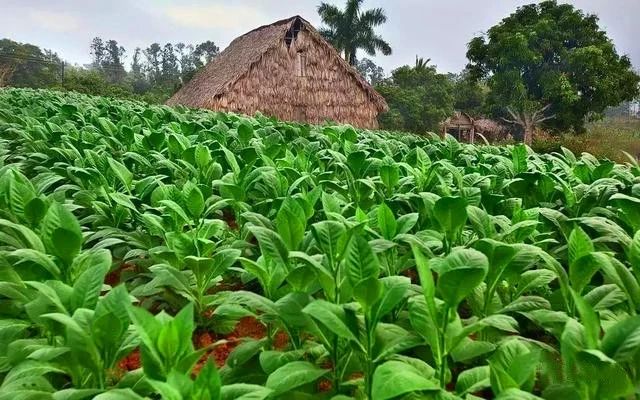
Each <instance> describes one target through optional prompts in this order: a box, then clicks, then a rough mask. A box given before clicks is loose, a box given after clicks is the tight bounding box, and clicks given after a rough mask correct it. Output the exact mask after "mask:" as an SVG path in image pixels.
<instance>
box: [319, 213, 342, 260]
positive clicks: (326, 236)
mask: <svg viewBox="0 0 640 400" xmlns="http://www.w3.org/2000/svg"><path fill="white" fill-rule="evenodd" d="M346 231H347V229H346V228H345V226H344V224H343V223H341V222H337V221H322V222H318V223H315V224H313V225H311V233H312V234H313V238H314V239H315V241H316V244H317V245H318V247H319V248H320V250H322V252H323V253H325V254H326V255H327V256H328V257H329V258H331V259H332V260H335V259H336V258H337V255H338V252H339V243H340V240H341V239H342V238H343V237H344V235H345V233H346Z"/></svg>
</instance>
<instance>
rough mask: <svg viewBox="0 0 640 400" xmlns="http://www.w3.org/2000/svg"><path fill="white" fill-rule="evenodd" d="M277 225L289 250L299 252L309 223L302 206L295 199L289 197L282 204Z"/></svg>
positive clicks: (277, 217)
mask: <svg viewBox="0 0 640 400" xmlns="http://www.w3.org/2000/svg"><path fill="white" fill-rule="evenodd" d="M275 223H276V229H277V230H278V233H279V234H280V237H281V238H282V240H283V241H284V243H285V244H286V245H287V248H288V249H289V250H291V251H294V250H298V247H300V243H302V239H303V238H304V231H305V228H306V223H307V217H306V214H305V212H304V209H303V208H302V207H301V206H300V204H299V203H298V202H297V201H296V200H295V199H293V198H291V197H287V198H286V199H285V200H284V201H283V202H282V206H281V207H280V210H279V211H278V214H277V216H276V221H275Z"/></svg>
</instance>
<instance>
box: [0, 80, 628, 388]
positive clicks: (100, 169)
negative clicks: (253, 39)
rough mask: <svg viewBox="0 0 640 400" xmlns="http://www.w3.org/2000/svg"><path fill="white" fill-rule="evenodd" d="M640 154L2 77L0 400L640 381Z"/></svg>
mask: <svg viewBox="0 0 640 400" xmlns="http://www.w3.org/2000/svg"><path fill="white" fill-rule="evenodd" d="M639 177H640V167H639V166H638V165H637V164H636V163H635V161H633V160H631V159H630V161H629V163H627V164H625V165H622V164H616V163H613V162H610V161H606V160H597V159H595V158H594V157H592V156H590V155H588V154H582V155H579V156H576V155H574V154H572V153H571V152H570V151H568V150H563V152H562V154H545V155H541V154H535V153H533V152H532V151H531V150H530V149H529V148H527V147H525V146H523V145H518V146H506V147H496V146H489V145H479V146H473V145H465V144H461V143H458V142H457V141H455V140H454V139H453V138H452V137H447V138H445V139H442V140H441V139H440V138H438V137H435V136H433V137H431V136H428V137H419V136H414V135H407V134H402V133H392V132H380V131H360V130H356V129H353V128H352V127H349V126H333V125H325V126H308V125H300V124H294V123H285V122H280V121H276V120H273V119H270V118H267V117H265V116H261V115H256V116H255V117H246V116H239V115H234V114H224V113H213V112H207V111H195V110H187V109H182V108H169V107H163V106H148V105H144V104H142V103H135V102H123V101H115V100H110V99H106V98H97V97H87V96H82V95H78V94H71V93H66V94H62V93H57V92H52V91H34V90H28V89H5V90H2V91H0V399H1V400H4V399H12V400H13V399H15V398H19V399H56V400H60V399H85V398H87V399H88V398H96V399H99V400H105V399H107V400H109V399H111V400H117V399H141V398H163V399H267V398H268V399H277V398H280V399H310V398H314V399H322V398H326V399H335V400H345V399H350V398H355V399H364V398H369V399H374V400H385V399H396V398H406V399H442V400H448V399H481V398H499V399H503V400H504V399H539V398H544V399H548V400H552V399H593V400H595V399H618V398H636V397H634V396H639V395H640V386H639V385H638V382H639V381H640V317H639V316H638V315H637V312H638V311H640V234H636V233H637V232H638V231H639V230H640V178H639Z"/></svg>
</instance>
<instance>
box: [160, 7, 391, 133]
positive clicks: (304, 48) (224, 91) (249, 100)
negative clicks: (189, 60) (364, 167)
mask: <svg viewBox="0 0 640 400" xmlns="http://www.w3.org/2000/svg"><path fill="white" fill-rule="evenodd" d="M167 104H168V105H175V104H182V105H185V106H188V107H194V108H208V109H211V110H225V111H234V112H239V113H243V114H254V113H255V112H256V111H260V112H262V113H263V114H266V115H270V116H275V117H277V118H279V119H282V120H288V121H302V122H309V123H322V122H324V121H326V120H332V121H335V122H340V123H349V124H352V125H355V126H358V127H362V128H376V127H377V126H378V123H377V117H378V114H379V113H380V112H383V111H386V110H387V109H388V107H387V103H386V102H385V100H384V98H383V97H382V96H380V95H379V94H378V93H377V92H376V91H375V90H374V89H373V88H372V87H371V86H370V85H369V84H368V83H367V82H366V81H365V80H364V79H363V78H362V77H361V76H360V75H359V74H358V72H357V71H356V70H355V69H354V68H353V67H351V66H350V65H349V64H348V63H347V62H346V61H345V60H344V59H342V58H341V57H340V55H339V54H338V52H337V51H336V50H335V49H334V48H333V47H332V46H331V45H330V44H329V43H327V42H326V41H325V40H324V39H323V38H322V36H321V35H320V34H319V33H318V32H317V31H316V30H315V29H314V28H313V26H311V24H309V22H307V21H306V20H304V19H303V18H301V17H299V16H295V17H292V18H288V19H285V20H282V21H277V22H274V23H273V24H271V25H266V26H262V27H260V28H257V29H254V30H253V31H251V32H248V33H246V34H244V35H242V36H240V37H239V38H237V39H235V40H234V41H233V42H231V44H230V45H229V47H227V48H226V49H225V50H224V51H223V52H222V53H220V54H219V55H218V56H217V57H216V58H214V59H213V60H212V61H211V62H210V63H209V64H208V65H207V66H206V67H205V68H203V69H202V70H201V71H200V72H199V73H197V74H196V75H195V76H194V78H193V79H192V80H191V81H190V82H188V83H187V84H185V85H184V86H183V87H182V88H181V89H180V90H179V91H178V92H177V93H176V94H175V95H173V97H171V98H170V99H169V100H168V101H167Z"/></svg>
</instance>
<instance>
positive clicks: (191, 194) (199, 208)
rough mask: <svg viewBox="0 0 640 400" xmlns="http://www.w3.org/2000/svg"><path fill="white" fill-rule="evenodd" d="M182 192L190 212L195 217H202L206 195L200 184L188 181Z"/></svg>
mask: <svg viewBox="0 0 640 400" xmlns="http://www.w3.org/2000/svg"><path fill="white" fill-rule="evenodd" d="M182 193H184V201H185V203H186V205H187V210H188V211H189V214H191V216H192V217H194V218H200V216H201V215H202V212H203V211H204V196H203V195H202V192H201V191H200V189H199V188H198V186H196V185H195V184H194V183H192V182H187V183H185V184H184V186H183V187H182Z"/></svg>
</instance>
